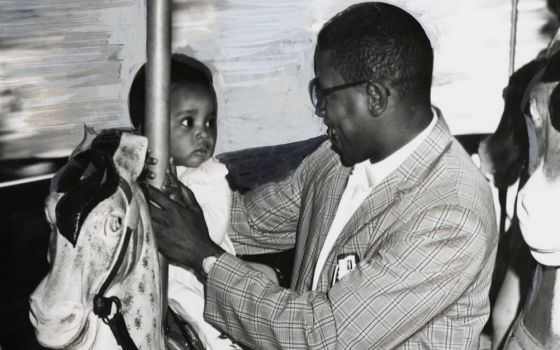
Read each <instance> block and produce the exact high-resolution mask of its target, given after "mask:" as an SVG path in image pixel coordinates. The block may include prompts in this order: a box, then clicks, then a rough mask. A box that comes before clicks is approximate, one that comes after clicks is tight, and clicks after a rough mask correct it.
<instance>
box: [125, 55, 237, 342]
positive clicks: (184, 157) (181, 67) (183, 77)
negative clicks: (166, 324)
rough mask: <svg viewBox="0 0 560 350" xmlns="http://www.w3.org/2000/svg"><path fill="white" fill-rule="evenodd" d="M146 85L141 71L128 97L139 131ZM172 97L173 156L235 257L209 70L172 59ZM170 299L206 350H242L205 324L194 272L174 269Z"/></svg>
mask: <svg viewBox="0 0 560 350" xmlns="http://www.w3.org/2000/svg"><path fill="white" fill-rule="evenodd" d="M144 82H145V79H144V67H142V69H141V70H140V71H139V72H138V73H137V75H136V77H135V79H134V82H133V84H132V87H131V91H130V97H129V110H130V115H131V120H132V124H133V125H134V127H135V128H136V129H137V130H139V131H140V132H143V125H144V84H145V83H144ZM169 99H170V113H169V118H170V120H169V155H170V157H171V158H172V159H173V162H174V164H175V166H176V169H177V174H176V176H177V178H178V179H179V181H180V182H182V183H183V184H184V185H186V186H187V187H188V188H190V190H191V191H192V192H193V193H194V195H195V197H196V200H197V201H198V203H199V204H200V207H201V209H202V211H203V213H204V219H205V220H206V223H207V226H208V231H209V233H210V238H211V239H212V240H213V241H214V242H215V243H216V244H218V245H220V246H221V247H222V248H223V249H224V250H225V251H227V252H228V253H230V254H233V255H235V249H234V247H233V243H232V242H231V240H230V238H229V236H228V235H227V231H228V225H229V211H230V208H231V190H230V188H229V186H228V183H227V180H226V175H227V174H228V170H227V168H226V167H225V165H224V164H222V163H220V162H219V161H218V160H217V159H216V158H214V157H213V156H212V155H213V154H214V148H215V145H216V136H217V128H216V117H217V103H216V92H215V90H214V87H213V85H212V75H211V72H210V70H209V69H208V68H207V67H206V66H205V65H204V64H202V63H200V62H198V61H196V60H194V59H192V58H190V57H187V56H184V55H179V54H174V55H172V61H171V82H170V96H169ZM168 299H169V306H170V307H171V309H172V310H173V311H174V312H175V313H176V314H178V315H179V316H181V317H182V318H183V319H184V320H185V321H187V322H188V323H189V324H190V325H191V326H192V327H193V328H194V329H195V331H197V333H198V336H199V338H200V340H201V341H202V342H203V344H204V346H205V347H206V348H207V349H212V350H216V349H236V348H237V349H239V347H238V346H237V345H235V344H234V343H232V341H231V340H230V339H229V338H227V337H225V336H223V335H222V334H221V333H220V332H219V331H218V330H216V329H215V328H213V327H212V326H211V325H210V324H208V323H206V322H205V321H204V319H203V312H204V287H203V285H202V283H200V282H199V281H198V279H197V278H196V277H195V275H194V274H193V273H191V272H190V271H187V270H185V269H183V268H180V267H177V266H174V265H170V266H169V290H168Z"/></svg>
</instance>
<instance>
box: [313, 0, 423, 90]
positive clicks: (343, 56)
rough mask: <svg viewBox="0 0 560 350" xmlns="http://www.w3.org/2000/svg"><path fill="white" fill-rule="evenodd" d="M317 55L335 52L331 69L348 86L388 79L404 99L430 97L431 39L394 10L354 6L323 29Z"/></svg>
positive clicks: (414, 22)
mask: <svg viewBox="0 0 560 350" xmlns="http://www.w3.org/2000/svg"><path fill="white" fill-rule="evenodd" d="M319 50H321V51H323V50H333V56H332V57H333V65H334V67H333V68H334V69H335V70H336V71H337V72H338V73H339V74H340V75H341V76H342V77H343V78H344V79H345V80H346V82H354V81H360V80H369V79H376V78H386V79H389V80H391V81H392V82H393V84H394V86H395V88H396V89H397V90H398V91H399V92H400V93H401V94H409V95H418V94H420V95H422V94H423V95H424V96H425V95H426V93H427V94H428V95H427V96H428V97H429V92H430V89H431V85H432V70H433V60H434V56H433V50H432V46H431V44H430V39H429V38H428V36H427V35H426V33H425V32H424V29H423V28H422V26H421V25H420V23H418V21H417V20H416V19H415V18H414V17H413V16H412V15H410V14H409V13H407V12H406V11H404V10H402V9H400V8H398V7H396V6H393V5H389V4H386V3H380V2H369V3H361V4H356V5H353V6H350V7H349V8H347V9H346V10H344V11H342V12H340V13H339V14H337V15H336V16H335V17H333V18H332V19H331V20H330V21H329V22H327V23H326V24H325V25H324V26H323V28H322V29H321V32H320V33H319V37H318V39H317V49H316V52H315V54H317V52H318V51H319Z"/></svg>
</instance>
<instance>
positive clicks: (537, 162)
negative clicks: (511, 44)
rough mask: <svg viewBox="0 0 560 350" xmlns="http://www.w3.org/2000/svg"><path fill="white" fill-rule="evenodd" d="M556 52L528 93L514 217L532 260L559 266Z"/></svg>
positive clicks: (559, 74)
mask: <svg viewBox="0 0 560 350" xmlns="http://www.w3.org/2000/svg"><path fill="white" fill-rule="evenodd" d="M559 82H560V53H556V54H554V55H552V56H551V57H550V58H549V59H548V61H547V65H546V66H545V67H544V68H543V69H542V71H541V72H540V77H539V81H538V82H537V83H536V85H534V87H533V88H532V89H531V90H530V91H528V96H529V98H528V108H527V113H525V117H526V119H527V126H528V127H527V130H528V140H529V148H528V149H529V152H528V154H529V156H528V161H527V175H528V176H529V178H528V180H527V182H526V183H525V185H524V186H523V187H522V188H521V190H520V191H519V193H518V198H517V216H518V218H519V226H520V228H521V232H522V234H523V238H524V239H525V241H526V242H527V244H528V245H529V247H530V249H531V252H532V254H533V257H534V258H535V259H536V260H537V261H539V262H540V263H542V264H543V265H550V266H560V240H559V239H558V232H557V231H556V230H557V229H558V227H559V226H560V215H559V212H558V207H559V204H560V85H559Z"/></svg>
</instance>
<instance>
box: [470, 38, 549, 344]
mask: <svg viewBox="0 0 560 350" xmlns="http://www.w3.org/2000/svg"><path fill="white" fill-rule="evenodd" d="M557 37H558V36H557ZM556 40H557V39H556ZM556 40H555V41H553V45H551V49H549V54H548V55H547V57H546V58H544V59H539V60H535V61H533V62H531V63H530V64H528V65H526V66H524V67H523V68H522V69H520V71H518V72H517V73H516V74H514V76H512V78H514V77H515V78H516V79H518V80H519V79H522V80H523V83H522V84H517V87H519V86H520V85H521V86H522V87H523V89H522V91H525V92H524V93H522V94H520V93H519V91H509V92H506V94H508V93H509V94H511V93H515V94H516V96H515V101H514V103H513V104H510V109H511V110H509V111H508V101H507V97H506V109H505V110H504V115H503V116H502V121H501V122H500V125H499V126H498V130H497V131H496V133H494V135H493V136H491V137H490V139H489V140H487V142H485V143H484V144H483V145H482V146H481V149H480V150H479V151H480V154H481V158H486V159H487V161H486V164H490V165H492V164H493V167H494V169H492V166H490V167H487V169H486V170H488V168H490V172H491V173H492V174H493V175H494V182H495V185H496V186H498V187H500V186H502V187H503V186H506V187H507V186H509V185H512V183H513V182H514V181H515V180H519V181H520V185H519V190H518V192H517V199H516V210H515V216H516V217H515V218H514V221H517V223H518V225H519V229H520V232H521V234H522V237H523V240H524V241H525V243H526V244H527V246H528V248H529V250H530V253H531V255H532V256H533V258H534V259H535V260H536V262H537V265H536V268H535V269H534V271H533V275H532V276H531V277H532V282H531V285H530V287H529V291H528V292H527V296H526V298H525V302H524V305H522V310H521V312H520V313H519V315H518V317H517V319H516V321H515V323H514V324H513V326H512V331H511V332H510V334H509V337H508V339H507V340H506V342H505V348H506V349H528V350H532V349H535V350H536V349H560V274H559V268H560V236H559V234H558V232H557V231H558V229H559V227H560V213H559V207H560V205H559V204H560V203H559V202H560V85H559V81H560V54H559V53H558V52H559V51H558V50H557V49H554V42H556ZM552 52H554V53H552ZM511 85H512V79H510V86H511ZM513 85H516V84H513ZM510 86H508V89H510ZM514 87H515V86H514ZM500 154H502V156H499V155H500ZM483 163H485V162H484V161H483ZM496 164H497V166H496ZM483 168H484V166H483ZM515 219H516V220H515ZM514 263H515V262H514ZM517 263H519V262H517ZM525 263H526V264H529V263H530V262H529V261H526V262H525ZM515 308H516V307H515ZM494 348H497V347H496V346H495V347H494Z"/></svg>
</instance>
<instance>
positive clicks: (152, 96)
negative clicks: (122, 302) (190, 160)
mask: <svg viewBox="0 0 560 350" xmlns="http://www.w3.org/2000/svg"><path fill="white" fill-rule="evenodd" d="M146 2H147V9H148V11H147V17H148V23H147V64H146V108H145V110H146V114H145V115H146V120H145V127H146V130H145V135H146V136H147V137H148V140H149V145H150V150H151V157H154V158H156V159H157V160H158V162H157V163H156V164H154V165H150V169H149V170H150V171H151V172H152V173H154V174H155V177H153V178H152V179H150V180H149V182H150V184H151V185H152V186H154V187H157V188H161V186H162V184H163V178H164V175H165V169H166V167H167V164H168V159H169V81H170V76H171V0H147V1H146ZM159 261H160V266H161V280H162V310H161V311H162V317H163V318H162V325H164V327H165V324H166V317H167V284H168V280H167V279H168V268H169V265H168V262H167V259H166V258H165V257H164V256H163V255H162V254H161V253H160V254H159Z"/></svg>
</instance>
